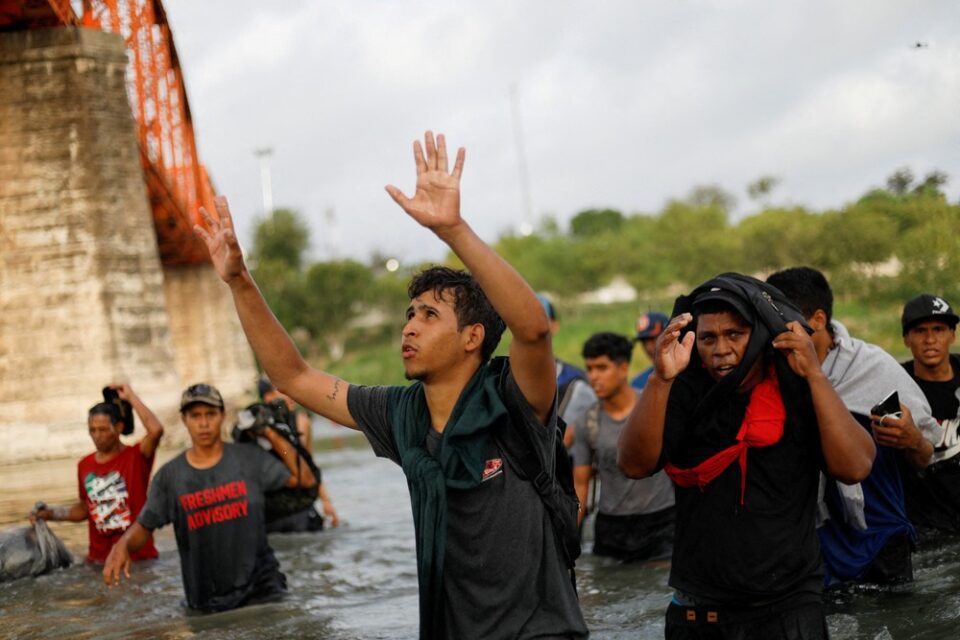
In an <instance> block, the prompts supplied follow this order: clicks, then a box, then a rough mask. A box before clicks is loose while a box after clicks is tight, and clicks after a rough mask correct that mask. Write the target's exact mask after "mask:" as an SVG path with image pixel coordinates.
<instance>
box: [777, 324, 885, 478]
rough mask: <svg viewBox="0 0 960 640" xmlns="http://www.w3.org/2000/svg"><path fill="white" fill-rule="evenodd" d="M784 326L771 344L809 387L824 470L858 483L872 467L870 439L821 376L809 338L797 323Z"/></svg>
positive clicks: (868, 473)
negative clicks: (824, 465) (784, 328)
mask: <svg viewBox="0 0 960 640" xmlns="http://www.w3.org/2000/svg"><path fill="white" fill-rule="evenodd" d="M787 329H788V330H787V331H785V332H783V333H781V334H780V335H778V336H777V337H776V338H774V340H773V346H774V347H775V348H777V349H779V350H780V351H781V352H783V353H784V354H785V355H786V356H787V362H789V363H790V368H791V369H793V370H794V372H796V373H797V375H799V376H802V377H803V378H805V379H806V381H807V384H808V385H809V386H810V395H811V396H812V397H813V408H814V411H815V412H816V415H817V425H818V426H819V429H820V447H821V449H822V451H823V459H824V462H825V463H826V465H827V473H828V475H830V477H832V478H835V479H836V480H839V481H840V482H845V483H847V484H853V483H854V482H860V481H861V480H863V479H864V478H866V477H867V476H868V475H870V470H871V469H872V468H873V458H874V456H875V455H876V453H877V449H876V447H875V446H874V444H873V438H871V437H870V434H869V433H867V431H866V430H864V429H863V428H862V427H861V426H860V425H859V424H857V421H856V420H854V418H853V416H852V415H850V411H848V410H847V407H846V405H844V404H843V401H842V400H841V399H840V396H838V395H837V392H836V391H835V390H834V388H833V385H832V384H830V381H829V380H828V379H827V376H826V375H824V373H823V370H822V369H821V368H820V359H819V358H817V352H816V349H815V348H814V346H813V340H811V339H810V336H808V335H807V333H806V331H804V330H803V327H801V326H800V323H798V322H790V323H788V324H787Z"/></svg>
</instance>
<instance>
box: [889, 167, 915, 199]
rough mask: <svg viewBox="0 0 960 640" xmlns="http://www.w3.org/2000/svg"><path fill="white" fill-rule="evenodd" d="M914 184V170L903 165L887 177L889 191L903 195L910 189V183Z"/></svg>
mask: <svg viewBox="0 0 960 640" xmlns="http://www.w3.org/2000/svg"><path fill="white" fill-rule="evenodd" d="M912 184H913V172H912V171H910V169H909V168H908V167H902V168H900V169H897V170H896V171H894V172H893V173H891V174H890V176H889V177H888V178H887V191H889V192H890V193H895V194H897V195H898V196H902V195H903V194H905V193H907V192H908V191H910V185H912Z"/></svg>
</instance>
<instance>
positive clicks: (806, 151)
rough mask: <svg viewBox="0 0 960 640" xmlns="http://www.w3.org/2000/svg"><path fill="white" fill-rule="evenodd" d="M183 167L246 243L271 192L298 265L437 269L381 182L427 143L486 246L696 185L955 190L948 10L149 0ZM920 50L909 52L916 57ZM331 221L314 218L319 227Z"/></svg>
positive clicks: (955, 60) (597, 1)
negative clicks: (448, 161) (304, 225)
mask: <svg viewBox="0 0 960 640" xmlns="http://www.w3.org/2000/svg"><path fill="white" fill-rule="evenodd" d="M164 5H165V6H166V8H167V13H168V17H169V19H170V23H171V25H172V28H173V33H174V38H175V41H176V44H177V48H178V51H179V54H180V60H181V64H182V66H183V68H184V73H185V76H186V82H187V90H188V93H189V100H190V106H191V110H192V113H193V118H194V125H195V127H196V135H197V139H198V143H199V149H200V155H201V160H202V161H203V162H204V163H205V164H206V165H207V167H208V169H209V171H210V173H211V175H212V177H213V179H214V181H215V184H216V187H217V189H218V191H219V192H220V193H223V194H225V195H227V196H228V197H229V198H230V201H231V206H232V210H233V211H234V215H235V217H236V218H237V220H238V224H239V227H240V232H241V238H242V239H244V240H246V242H247V244H249V238H250V231H251V228H252V221H253V219H254V217H255V216H257V215H258V214H259V213H260V211H261V209H262V206H261V192H260V177H259V167H258V164H257V160H256V158H255V157H254V155H253V150H254V149H255V148H257V147H265V146H269V147H272V148H273V150H274V155H273V159H272V163H271V166H272V178H273V197H274V204H275V205H276V206H278V207H280V206H287V207H292V208H296V209H298V210H300V211H301V212H302V214H303V215H304V216H305V218H306V219H307V221H308V222H309V224H310V226H311V234H312V245H313V246H312V250H311V253H312V256H313V257H314V258H320V259H322V258H326V257H329V255H330V253H329V252H330V249H331V248H333V249H334V251H335V252H336V253H337V254H338V255H339V256H340V257H354V258H357V259H359V260H361V261H366V260H367V259H368V258H369V256H370V255H371V254H372V253H373V252H374V251H378V252H380V253H382V254H384V255H387V256H395V257H397V258H399V259H400V260H401V261H405V262H410V261H419V260H424V259H437V258H439V257H440V256H442V255H443V254H444V247H443V246H442V245H441V244H440V243H439V241H438V240H436V239H435V238H434V237H433V236H432V235H431V234H430V233H429V232H427V231H425V230H423V229H421V228H419V227H418V226H417V225H416V223H414V222H413V221H412V220H409V219H407V218H406V216H405V214H404V213H403V212H402V211H401V210H400V209H399V208H398V207H397V206H396V205H395V204H394V203H393V201H392V200H390V198H389V197H388V196H387V195H386V193H385V192H384V191H383V186H384V185H385V184H388V183H393V184H396V185H397V186H399V187H400V188H401V189H403V190H404V191H405V192H407V193H408V194H409V193H410V192H411V191H412V188H413V185H414V183H415V174H414V168H413V162H412V154H411V151H410V148H411V143H412V141H413V140H414V139H415V138H416V137H417V136H418V135H422V133H423V131H424V130H426V129H427V128H432V129H433V130H435V131H442V132H445V133H446V134H447V136H448V140H449V143H450V144H451V145H452V146H464V147H466V149H467V162H466V166H465V170H464V179H463V210H464V216H465V217H466V218H467V219H468V220H469V221H470V223H471V224H472V225H473V227H474V228H475V229H477V231H478V232H479V233H480V234H481V235H482V236H483V237H484V238H485V239H487V240H489V241H493V240H495V239H496V238H497V236H498V235H499V234H500V233H502V232H503V231H505V230H507V229H510V228H518V227H519V225H520V223H521V222H523V220H524V216H525V209H526V208H525V204H524V198H523V191H522V188H521V180H520V177H519V176H520V171H519V166H520V154H519V153H518V145H517V142H516V136H515V124H516V122H515V120H516V119H515V118H514V117H513V110H512V104H513V103H512V102H511V86H515V87H516V98H517V99H516V105H517V106H518V112H519V124H520V127H521V129H522V133H523V135H522V140H523V147H524V150H525V154H524V155H525V159H526V165H527V169H528V171H527V173H528V176H529V180H528V184H529V194H530V200H531V203H532V211H533V219H534V220H533V221H534V224H536V223H537V221H539V220H540V219H541V218H542V217H543V216H546V215H551V216H555V217H556V218H557V219H558V220H560V221H561V222H565V221H567V220H569V218H570V217H571V216H572V215H573V214H575V213H576V212H577V211H579V210H581V209H584V208H588V207H613V208H617V209H620V210H622V211H624V212H627V213H633V212H646V213H655V212H657V211H659V210H660V209H661V207H662V206H663V204H664V203H665V201H666V200H667V199H668V198H671V197H682V196H684V195H685V194H686V193H687V192H688V191H689V189H690V188H691V187H692V186H693V185H695V184H704V183H716V184H719V185H720V186H722V187H724V188H725V189H727V190H729V191H731V192H733V193H734V194H735V195H737V196H738V198H739V201H740V204H739V206H738V208H737V210H736V211H735V214H736V215H737V216H743V215H748V214H749V213H751V212H752V211H755V210H756V208H757V205H755V204H754V203H752V202H750V201H749V199H748V198H747V197H746V195H745V192H744V189H745V186H746V185H747V184H748V183H749V182H750V181H752V180H754V179H756V178H757V177H758V176H760V175H763V174H772V175H775V176H778V177H780V178H781V180H782V182H781V184H780V185H779V186H778V187H777V189H776V190H775V192H774V194H773V197H772V201H773V202H774V203H795V204H802V205H806V206H809V207H813V208H817V209H821V208H826V207H837V206H841V205H843V204H844V203H846V202H850V201H852V200H855V199H856V198H858V197H859V196H860V195H862V194H863V193H864V192H865V191H866V190H868V189H869V188H871V187H873V186H881V185H882V184H883V182H884V179H885V177H886V176H888V175H889V174H890V173H892V172H893V171H894V170H895V169H897V168H899V167H903V166H907V167H910V168H911V169H912V170H913V171H914V173H915V174H916V175H918V176H921V175H923V174H924V173H925V172H927V171H929V170H931V169H934V168H936V169H940V170H942V171H945V172H946V173H948V174H949V175H950V176H951V182H950V183H949V184H948V187H947V192H948V194H949V197H950V199H951V200H956V199H957V198H958V194H960V28H958V27H960V2H957V0H926V1H925V0H914V1H912V2H903V1H902V0H859V1H848V2H836V1H835V0H830V1H827V0H803V1H793V0H790V1H780V2H770V1H769V0H763V1H761V0H723V1H720V0H717V1H705V0H702V1H697V2H688V1H671V2H666V1H661V2H638V1H637V0H624V1H616V2H613V1H611V2H605V1H601V0H592V1H591V2H563V1H560V2H558V1H557V0H552V1H550V2H548V1H546V0H521V1H518V0H482V1H469V2H468V1H463V2H446V3H440V2H435V1H434V2H423V1H416V2H412V1H410V0H404V1H403V2H397V1H395V0H380V1H373V0H349V1H348V0H343V1H340V2H319V1H317V0H313V1H309V0H299V1H298V0H284V2H276V3H264V2H262V1H259V0H258V1H251V0H233V1H231V2H226V1H216V2H215V1H204V2H196V0H164ZM917 42H920V43H923V44H924V45H925V46H923V47H921V48H916V47H914V44H915V43H917ZM330 212H332V214H333V219H334V224H333V225H330V224H329V223H328V219H329V214H330Z"/></svg>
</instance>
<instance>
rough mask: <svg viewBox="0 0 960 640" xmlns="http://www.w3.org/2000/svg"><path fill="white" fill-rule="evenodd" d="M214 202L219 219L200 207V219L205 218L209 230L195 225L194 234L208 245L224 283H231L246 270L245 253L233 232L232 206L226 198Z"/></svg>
mask: <svg viewBox="0 0 960 640" xmlns="http://www.w3.org/2000/svg"><path fill="white" fill-rule="evenodd" d="M213 202H214V205H215V206H216V208H217V216H218V218H219V219H218V220H214V218H213V216H211V215H210V213H209V212H208V211H207V210H206V209H204V208H203V207H200V217H202V218H203V222H204V224H205V225H206V226H207V228H204V227H203V226H201V225H199V224H195V225H193V232H194V233H196V234H197V235H198V236H200V239H201V240H203V242H204V244H206V245H207V251H209V252H210V261H211V262H212V263H213V268H214V269H216V271H217V273H218V274H219V275H220V277H221V278H222V279H223V281H224V282H227V283H229V282H230V281H231V280H233V279H234V278H237V277H238V276H240V275H241V274H242V273H243V271H244V270H245V269H246V267H245V266H244V264H243V251H241V249H240V243H239V242H238V241H237V234H236V232H235V231H234V230H233V218H232V217H231V216H230V206H229V205H228V204H227V199H226V197H225V196H217V197H216V198H214V201H213Z"/></svg>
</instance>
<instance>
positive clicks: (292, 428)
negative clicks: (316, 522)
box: [232, 400, 321, 524]
mask: <svg viewBox="0 0 960 640" xmlns="http://www.w3.org/2000/svg"><path fill="white" fill-rule="evenodd" d="M244 412H245V413H247V414H248V416H241V421H243V420H247V421H249V420H252V421H253V422H252V423H250V424H246V427H245V428H244V427H242V426H241V425H240V424H239V423H238V424H237V425H236V426H235V427H234V428H233V432H232V436H233V441H234V442H237V443H243V444H249V445H253V446H259V444H258V442H257V436H256V432H255V429H273V430H274V431H276V432H277V433H279V434H280V435H281V436H283V438H284V439H285V440H287V442H289V443H290V446H292V447H293V448H294V449H295V450H296V452H297V459H298V461H299V459H300V458H303V459H304V460H305V461H306V463H307V466H308V467H310V471H312V472H313V476H314V477H315V478H316V479H317V482H316V484H314V485H313V486H311V487H281V488H280V489H276V490H274V491H266V492H264V494H263V497H264V516H265V518H266V522H267V524H270V523H271V522H273V521H274V520H277V519H279V518H282V517H284V516H289V515H293V514H294V513H299V512H301V511H303V510H304V509H307V508H309V507H311V506H313V503H314V501H315V500H316V499H317V496H318V495H319V494H320V482H321V476H320V468H319V467H317V463H316V462H314V461H313V456H311V455H310V452H309V451H307V450H306V449H305V448H304V447H303V445H302V444H300V436H299V434H298V433H297V430H296V414H295V413H293V412H291V411H290V410H289V409H287V406H286V403H285V402H284V401H283V400H274V401H273V402H271V403H266V404H265V403H262V402H257V403H254V404H252V405H250V406H248V407H247V408H246V409H245V410H244ZM291 422H292V423H293V424H292V425H290V424H289V423H291ZM269 453H270V454H271V455H273V456H276V457H278V458H279V456H278V455H277V454H276V452H274V451H273V450H272V449H271V450H270V451H269Z"/></svg>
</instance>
